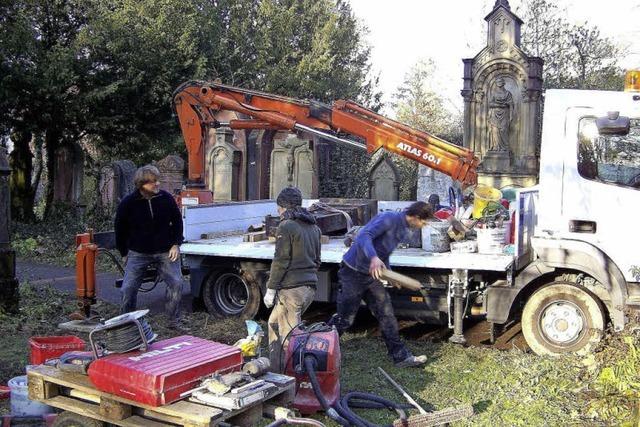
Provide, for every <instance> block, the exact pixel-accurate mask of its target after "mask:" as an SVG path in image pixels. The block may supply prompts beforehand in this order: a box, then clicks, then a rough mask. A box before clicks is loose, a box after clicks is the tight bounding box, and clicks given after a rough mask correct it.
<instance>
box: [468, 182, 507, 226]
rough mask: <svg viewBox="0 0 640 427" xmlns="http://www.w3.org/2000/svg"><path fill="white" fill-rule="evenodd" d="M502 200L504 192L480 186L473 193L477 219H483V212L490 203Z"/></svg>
mask: <svg viewBox="0 0 640 427" xmlns="http://www.w3.org/2000/svg"><path fill="white" fill-rule="evenodd" d="M500 199H502V191H500V190H498V189H497V188H493V187H489V186H486V185H481V186H478V187H477V188H476V189H475V191H474V192H473V213H472V216H473V217H474V218H476V219H478V218H482V211H483V210H484V208H486V207H487V205H488V204H489V202H499V201H500Z"/></svg>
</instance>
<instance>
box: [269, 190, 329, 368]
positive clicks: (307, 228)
mask: <svg viewBox="0 0 640 427" xmlns="http://www.w3.org/2000/svg"><path fill="white" fill-rule="evenodd" d="M276 203H277V205H278V213H279V214H280V218H281V219H282V220H281V222H280V224H279V225H278V230H277V231H276V249H275V254H274V257H273V262H272V263H271V273H270V274H269V280H268V282H267V291H266V293H265V296H264V303H265V305H266V306H267V307H269V308H270V307H272V306H273V305H274V303H275V307H274V309H273V311H272V312H271V316H269V322H268V324H269V359H270V362H271V369H272V370H273V371H281V370H282V369H283V368H284V365H283V363H282V349H283V347H284V346H286V345H287V343H286V342H285V338H286V337H288V336H289V332H291V330H292V329H293V328H294V327H295V326H296V325H297V324H299V323H300V320H301V317H302V314H303V313H304V312H305V311H306V310H307V308H308V307H309V305H310V304H311V302H312V301H313V297H314V295H315V293H316V285H317V283H318V268H319V267H320V229H319V228H318V226H317V225H316V219H315V218H314V217H313V215H311V214H310V213H309V211H307V210H306V209H305V208H303V207H302V193H301V192H300V190H299V189H297V188H296V187H286V188H284V189H283V190H282V191H281V192H280V194H279V195H278V198H277V199H276Z"/></svg>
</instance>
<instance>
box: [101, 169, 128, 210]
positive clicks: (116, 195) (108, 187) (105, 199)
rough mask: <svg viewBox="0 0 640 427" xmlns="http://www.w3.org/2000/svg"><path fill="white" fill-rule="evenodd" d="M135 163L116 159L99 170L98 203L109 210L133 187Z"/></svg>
mask: <svg viewBox="0 0 640 427" xmlns="http://www.w3.org/2000/svg"><path fill="white" fill-rule="evenodd" d="M135 173H136V165H135V164H134V163H133V162H132V161H131V160H116V161H114V162H112V163H110V164H109V165H107V166H104V167H103V168H102V169H101V170H100V181H99V182H98V188H99V197H100V198H99V203H100V206H101V207H103V208H106V209H109V210H112V209H114V208H115V207H117V206H118V204H119V203H120V201H121V200H122V199H123V198H124V197H125V196H126V195H127V194H129V193H131V192H133V190H134V189H135V184H134V182H133V176H134V174H135Z"/></svg>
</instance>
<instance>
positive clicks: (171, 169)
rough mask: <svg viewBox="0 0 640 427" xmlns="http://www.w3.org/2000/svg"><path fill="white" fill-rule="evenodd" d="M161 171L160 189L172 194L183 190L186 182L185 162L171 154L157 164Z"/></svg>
mask: <svg viewBox="0 0 640 427" xmlns="http://www.w3.org/2000/svg"><path fill="white" fill-rule="evenodd" d="M155 166H156V167H157V168H158V170H159V171H160V188H161V189H163V190H164V191H167V192H168V193H170V194H175V193H176V192H177V191H180V190H181V189H182V183H183V182H184V160H182V158H181V157H180V156H177V155H175V154H169V155H168V156H167V157H165V158H164V159H162V160H159V161H157V162H155Z"/></svg>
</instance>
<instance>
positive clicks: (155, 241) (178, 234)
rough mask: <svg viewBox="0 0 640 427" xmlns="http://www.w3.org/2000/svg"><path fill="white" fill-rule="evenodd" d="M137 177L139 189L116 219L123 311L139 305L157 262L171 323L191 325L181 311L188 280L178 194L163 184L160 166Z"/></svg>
mask: <svg viewBox="0 0 640 427" xmlns="http://www.w3.org/2000/svg"><path fill="white" fill-rule="evenodd" d="M133 181H134V184H135V186H136V190H134V191H133V193H131V194H129V195H128V196H126V197H125V198H124V199H122V201H121V202H120V204H119V205H118V210H117V212H116V218H115V234H116V247H117V248H118V251H119V252H120V254H121V255H122V256H123V259H124V262H125V272H124V279H123V282H122V302H121V304H120V312H121V313H128V312H130V311H134V310H135V309H136V305H137V299H138V290H139V289H140V285H142V280H143V278H144V275H145V272H146V271H147V268H148V267H149V266H150V265H155V266H156V268H157V271H158V274H159V276H160V278H161V279H162V280H163V281H164V282H165V283H166V285H167V289H166V292H165V298H166V301H165V311H166V314H167V317H168V318H169V319H168V320H169V325H170V327H172V328H176V329H185V326H183V325H182V324H181V323H180V313H179V310H180V300H181V299H182V283H183V279H182V269H181V267H180V249H179V248H180V244H181V243H182V241H183V236H182V215H181V214H180V209H178V205H177V204H176V201H175V199H174V198H173V196H172V195H171V194H169V193H167V192H166V191H164V190H161V189H160V172H159V171H158V169H157V168H156V167H155V166H152V165H147V166H143V167H141V168H139V169H138V170H137V171H136V173H135V175H134V178H133Z"/></svg>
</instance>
